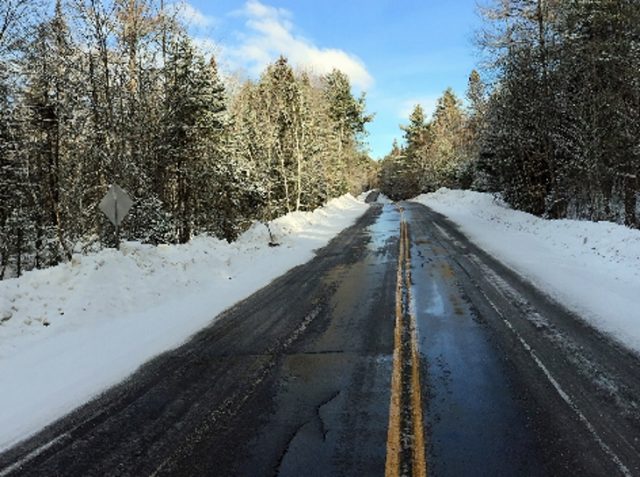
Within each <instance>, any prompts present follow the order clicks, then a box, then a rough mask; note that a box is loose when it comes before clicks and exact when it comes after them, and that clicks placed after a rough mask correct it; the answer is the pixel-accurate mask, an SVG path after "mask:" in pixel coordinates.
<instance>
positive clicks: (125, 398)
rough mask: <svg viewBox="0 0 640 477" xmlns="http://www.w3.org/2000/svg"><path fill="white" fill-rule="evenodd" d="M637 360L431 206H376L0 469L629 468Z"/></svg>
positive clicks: (424, 471)
mask: <svg viewBox="0 0 640 477" xmlns="http://www.w3.org/2000/svg"><path fill="white" fill-rule="evenodd" d="M515 245H517V244H514V246H515ZM550 268H551V265H550ZM639 364H640V361H639V360H638V357H637V356H634V355H632V354H631V353H628V352H626V351H625V350H624V349H622V348H620V347H618V346H617V345H616V344H614V343H612V342H611V341H610V340H608V339H607V338H606V337H603V336H601V335H600V334H598V333H597V332H595V331H594V330H593V329H591V328H589V327H588V326H586V325H585V324H584V323H583V322H582V321H580V320H579V319H578V318H577V317H575V316H573V315H572V314H571V313H569V312H567V311H566V310H564V309H563V308H562V307H561V306H560V305H558V304H556V303H554V302H552V301H550V300H549V299H547V298H546V297H545V296H544V295H543V294H541V293H540V292H539V291H537V290H536V289H535V288H534V287H532V286H531V285H529V284H528V283H526V282H524V281H523V280H522V279H521V278H520V277H518V276H517V275H516V274H515V273H514V272H513V271H511V270H509V269H507V268H506V267H504V266H502V265H501V264H499V263H497V262H496V261H495V260H493V259H492V258H491V257H489V256H488V255H486V254H485V253H484V252H482V251H481V250H479V249H477V248H476V247H475V246H474V245H473V244H471V243H470V242H469V241H468V240H467V239H466V238H465V237H464V236H463V235H462V234H460V233H459V232H458V231H457V229H456V228H455V227H454V226H453V225H452V224H450V223H449V222H448V221H447V220H446V219H445V218H443V217H442V216H440V215H438V214H436V213H434V212H433V211H431V210H429V209H428V208H426V207H424V206H422V205H419V204H415V203H400V204H385V205H381V204H372V206H371V208H370V210H369V211H368V212H367V213H366V214H365V215H364V216H363V217H362V218H361V219H360V220H359V221H358V222H357V223H356V224H355V225H354V226H353V227H351V228H349V229H347V230H345V231H344V232H343V233H341V234H340V235H339V236H338V237H336V238H335V239H334V240H333V241H332V242H331V243H330V244H329V245H328V246H327V247H325V248H324V249H322V250H320V251H319V252H318V254H317V256H316V257H315V258H314V259H313V260H312V261H311V262H309V263H307V264H305V265H302V266H300V267H297V268H295V269H293V270H291V271H290V272H289V273H287V274H286V275H284V276H282V277H280V278H278V279H277V280H275V281H274V282H273V283H272V284H270V285H269V286H267V287H265V288H264V289H262V290H260V291H259V292H257V293H256V294H254V295H253V296H251V297H249V298H248V299H246V300H244V301H243V302H241V303H239V304H237V305H236V306H234V307H233V308H231V309H229V310H227V311H226V312H225V313H223V314H222V315H221V316H220V317H219V318H218V319H217V320H216V321H215V323H214V324H212V325H211V326H210V327H209V328H207V329H205V330H203V331H202V332H200V333H199V334H197V335H196V336H195V337H194V338H193V339H192V340H191V341H189V342H188V343H186V344H185V345H183V346H182V347H180V348H178V349H176V350H174V351H170V352H167V353H165V354H163V355H161V356H159V357H158V358H156V359H155V360H153V361H151V362H150V363H148V364H147V365H145V366H143V367H142V368H141V369H140V370H139V371H138V372H137V373H136V374H135V375H133V376H132V377H131V378H130V379H128V380H127V381H125V382H124V383H122V384H121V385H119V386H117V387H116V388H114V389H111V390H110V391H108V392H107V393H105V394H104V395H102V396H101V397H99V398H98V399H96V400H95V401H93V402H91V403H88V404H87V405H85V406H83V407H82V408H80V409H78V410H77V411H75V412H74V413H72V414H71V415H69V416H67V417H65V418H64V419H62V420H60V421H59V422H57V423H55V424H53V425H52V426H50V427H49V428H47V429H45V430H44V431H42V432H41V433H39V434H38V435H36V436H34V437H33V438H31V439H29V440H28V441H26V442H24V443H22V444H20V445H19V446H17V447H15V448H13V449H10V450H9V451H7V452H5V453H4V454H2V455H0V477H5V476H9V475H42V476H55V475H64V476H91V475H96V476H97V475H100V476H102V475H114V476H115V475H118V476H150V475H157V476H161V475H162V476H164V475H194V476H200V475H216V476H218V475H220V476H227V475H229V476H232V475H247V476H261V475H266V476H271V475H284V476H300V475H305V476H312V475H323V476H324V475H358V476H360V475H386V476H399V475H412V476H426V475H434V476H448V475H452V476H454V475H455V476H457V475H463V476H466V475H474V476H478V475H487V476H494V475H505V476H513V475H540V476H543V475H580V476H588V475H606V476H608V477H609V476H614V475H640V438H639V436H640V412H639V409H640V406H639V404H638V396H640V372H639V371H638V370H639V369H640V366H639Z"/></svg>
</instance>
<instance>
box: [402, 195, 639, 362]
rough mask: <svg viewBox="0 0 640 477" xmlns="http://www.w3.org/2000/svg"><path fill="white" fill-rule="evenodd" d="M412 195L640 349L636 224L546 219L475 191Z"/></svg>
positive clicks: (559, 298)
mask: <svg viewBox="0 0 640 477" xmlns="http://www.w3.org/2000/svg"><path fill="white" fill-rule="evenodd" d="M414 200H415V201H417V202H420V203H422V204H425V205H427V206H429V207H431V208H432V209H433V210H435V211H437V212H440V213H441V214H443V215H446V216H447V217H448V218H449V219H451V220H452V221H453V222H455V223H456V224H458V226H459V227H460V229H461V231H462V232H463V233H464V234H465V235H466V236H467V237H469V238H470V239H471V240H473V241H474V242H475V243H476V244H477V245H479V246H480V247H481V248H483V249H484V250H486V251H487V252H489V253H490V254H491V255H493V256H494V257H495V258H497V259H498V260H500V261H501V262H503V263H504V264H506V265H507V266H509V267H510V268H512V269H513V270H515V271H516V272H518V273H519V274H520V275H521V276H524V277H525V278H527V279H528V280H529V281H531V282H532V283H534V284H535V285H536V286H537V287H538V288H540V289H542V290H544V291H545V292H546V293H547V294H548V295H550V296H552V297H553V298H554V299H556V300H557V301H559V302H560V303H563V304H564V305H565V306H567V307H568V308H570V309H572V310H573V311H575V312H577V313H578V314H579V315H580V316H582V317H583V318H584V319H585V320H587V321H589V322H590V323H591V324H592V325H594V326H595V327H597V328H599V329H600V330H602V331H604V332H606V333H608V334H610V335H612V336H614V337H615V338H617V339H618V340H619V341H620V342H621V343H623V344H625V345H626V346H628V347H630V348H631V349H633V350H635V351H636V352H640V230H632V229H629V228H627V227H624V226H622V225H616V224H613V223H611V222H598V223H594V222H586V221H578V220H545V219H541V218H538V217H536V216H533V215H530V214H527V213H524V212H520V211H516V210H512V209H510V208H509V207H508V206H506V205H505V204H504V203H502V202H501V201H500V200H498V199H495V198H494V197H493V196H492V195H491V194H483V193H479V192H471V191H460V190H449V189H440V190H438V191H437V192H435V193H432V194H423V195H421V196H419V197H417V198H415V199H414Z"/></svg>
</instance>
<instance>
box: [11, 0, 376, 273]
mask: <svg viewBox="0 0 640 477" xmlns="http://www.w3.org/2000/svg"><path fill="white" fill-rule="evenodd" d="M35 6H36V5H34V3H33V2H31V1H29V0H5V1H4V2H2V4H1V5H0V110H1V111H2V115H1V116H0V279H1V278H4V277H6V276H19V275H20V274H21V273H22V272H23V271H25V270H29V269H32V268H44V267H47V266H51V265H54V264H57V263H59V262H60V261H64V260H69V259H70V258H71V255H72V253H74V252H79V251H88V250H96V249H99V248H101V247H104V246H113V245H114V242H113V241H114V238H113V226H112V225H111V224H110V223H109V222H108V220H107V218H106V217H104V216H103V214H102V213H101V212H100V211H99V210H98V204H99V202H100V200H101V199H102V197H103V196H104V194H105V193H106V191H107V189H108V187H109V185H110V184H113V183H117V184H118V185H120V186H121V187H122V188H124V189H125V190H126V191H127V192H128V193H129V195H130V196H131V197H132V199H133V200H134V207H133V208H132V210H131V212H130V213H129V215H128V216H127V218H126V219H125V221H124V222H123V223H122V225H121V228H120V232H121V234H122V238H123V239H125V240H138V241H141V242H144V243H152V244H159V243H185V242H187V241H188V240H189V239H190V238H191V237H192V236H194V235H196V234H203V233H206V234H210V235H212V236H215V237H218V238H221V239H226V240H229V241H232V240H234V239H235V238H236V237H237V236H238V235H239V234H240V233H241V232H242V231H243V230H245V229H246V228H247V227H248V226H249V224H250V223H252V222H253V221H255V220H261V221H268V220H271V219H273V218H275V217H277V216H279V215H283V214H285V213H287V212H291V211H297V210H312V209H314V208H316V207H318V206H320V205H322V204H324V203H325V202H326V201H327V200H328V199H330V198H332V197H336V196H339V195H342V194H344V193H346V192H352V193H359V192H361V191H362V190H363V189H365V188H369V187H370V186H371V184H372V183H373V182H374V181H375V172H374V171H375V164H374V163H373V161H372V160H371V159H370V158H369V157H368V155H367V153H366V152H365V150H364V147H363V142H362V141H363V137H364V135H365V125H366V124H367V123H368V122H370V121H371V119H372V116H370V115H368V114H367V113H366V112H365V108H366V105H365V97H364V94H363V95H362V96H360V97H354V95H353V93H352V90H351V84H350V82H349V79H348V77H347V76H346V75H345V74H343V73H342V72H340V71H338V70H334V71H333V72H331V73H329V74H326V75H323V76H318V75H315V74H313V73H310V72H305V71H295V70H294V69H293V68H292V66H291V65H289V63H288V61H287V59H286V58H284V57H281V58H279V59H277V60H276V61H274V62H273V63H272V64H270V65H269V66H268V67H267V68H266V69H265V70H264V72H263V73H262V74H261V76H260V77H259V79H257V80H246V81H244V82H243V83H242V84H241V85H240V86H239V87H238V88H237V91H236V88H234V91H233V92H230V91H227V90H226V89H225V84H224V82H223V81H222V80H221V77H220V73H219V71H218V68H217V65H216V61H215V58H214V57H213V56H207V55H205V54H204V53H203V52H202V51H200V50H199V49H198V48H196V46H195V45H194V43H193V41H192V39H191V38H190V37H189V34H188V32H187V30H186V27H185V26H184V25H181V24H180V21H179V20H178V18H177V16H176V15H175V12H173V14H171V12H167V11H165V10H164V9H163V2H162V0H66V1H61V0H57V1H56V2H55V4H54V5H53V6H54V8H53V13H52V14H50V15H47V14H45V13H43V12H44V10H45V8H41V9H40V10H38V9H34V7H35ZM40 6H42V7H44V6H46V4H45V3H41V4H40Z"/></svg>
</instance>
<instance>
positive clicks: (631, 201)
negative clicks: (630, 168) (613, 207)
mask: <svg viewBox="0 0 640 477" xmlns="http://www.w3.org/2000/svg"><path fill="white" fill-rule="evenodd" d="M636 183H637V177H636V176H635V175H632V174H627V175H625V177H624V224H625V225H626V226H627V227H632V228H637V227H638V220H637V218H636V205H637V191H636Z"/></svg>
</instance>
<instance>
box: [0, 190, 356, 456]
mask: <svg viewBox="0 0 640 477" xmlns="http://www.w3.org/2000/svg"><path fill="white" fill-rule="evenodd" d="M367 208H368V205H366V204H364V203H363V202H362V201H359V200H357V199H355V198H353V197H352V196H351V195H345V196H343V197H340V198H339V199H334V200H332V201H330V202H329V203H328V204H327V205H326V206H325V207H322V208H319V209H317V210H315V211H314V212H294V213H291V214H288V215H286V216H284V217H281V218H279V219H276V220H275V221H273V222H271V231H272V233H273V234H274V236H275V238H276V240H277V241H278V242H279V243H280V246H279V247H269V246H268V242H269V234H268V231H267V229H266V227H265V226H264V225H263V224H260V223H256V224H254V225H253V226H252V227H251V228H250V229H249V230H248V231H247V232H245V233H244V234H243V235H242V236H241V237H240V238H239V240H238V241H236V242H235V243H232V244H228V243H227V242H224V241H220V240H217V239H214V238H210V237H196V238H194V239H193V240H192V241H191V242H189V243H188V244H185V245H172V246H159V247H153V246H150V245H142V244H139V243H124V244H122V246H121V251H116V250H114V249H109V250H103V251H101V252H99V253H96V254H93V255H87V256H80V255H78V256H74V257H73V260H72V261H71V262H70V263H66V264H62V265H59V266H56V267H53V268H50V269H46V270H36V271H32V272H28V273H26V274H25V275H23V276H22V277H20V278H18V279H11V280H5V281H2V282H0V383H2V390H1V392H0V450H2V449H4V448H7V447H9V446H10V445H12V444H14V443H16V442H17V441H19V440H21V439H23V438H25V437H27V436H29V435H30V434H32V433H34V432H36V431H38V430H39V429H40V428H42V427H43V426H45V425H46V424H48V423H50V422H52V421H54V420H55V419H57V418H59V417H61V416H63V415H65V414H66V413H68V412H69V411H71V410H73V409H74V408H75V407H77V406H78V405H80V404H82V403H84V402H86V401H88V400H89V399H90V398H92V397H93V396H96V395H97V394H99V393H100V392H101V391H103V390H105V389H106V388H108V387H110V386H112V385H114V384H116V383H118V382H120V381H121V380H122V379H124V378H125V377H126V376H128V375H130V374H131V373H132V372H134V371H135V370H136V369H137V368H138V367H139V366H140V365H141V364H142V363H144V362H145V361H148V360H149V359H150V358H152V357H153V356H155V355H158V354H159V353H161V352H163V351H165V350H168V349H172V348H175V347H177V346H178V345H180V344H181V343H183V342H184V341H186V340H187V339H188V338H189V336H191V335H193V334H194V333H195V332H197V331H198V330H200V329H201V328H203V327H205V326H207V325H209V324H211V323H212V321H213V319H214V317H215V316H216V315H218V314H219V313H220V312H222V311H223V310H224V309H226V308H228V307H229V306H231V305H233V304H234V303H236V302H237V301H239V300H241V299H242V298H244V297H246V296H248V295H250V294H251V293H253V292H254V291H256V290H258V289H260V288H262V287H263V286H265V285H267V284H268V283H269V282H270V281H271V280H273V279H274V278H275V277H277V276H279V275H281V274H283V273H284V272H286V271H287V270H289V269H290V268H292V267H294V266H296V265H299V264H302V263H304V262H306V261H308V260H310V259H311V258H312V257H313V256H314V250H315V249H318V248H320V247H323V246H324V245H326V244H327V243H328V242H329V240H331V238H333V237H334V236H335V235H336V234H337V233H338V232H340V231H341V230H343V229H344V228H346V227H348V226H350V225H352V224H353V223H354V222H355V220H356V219H357V218H358V217H360V216H361V215H362V214H363V213H364V212H365V211H366V209H367Z"/></svg>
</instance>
